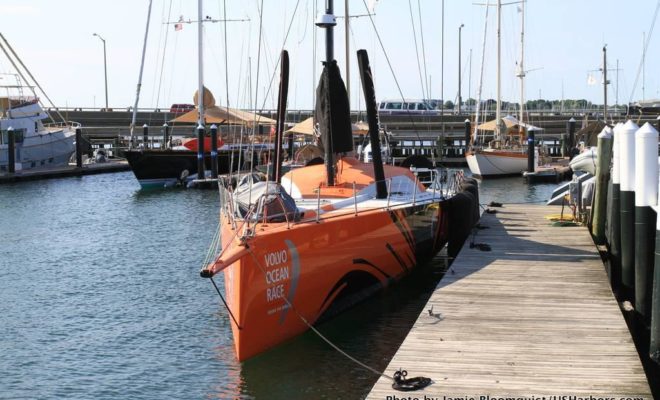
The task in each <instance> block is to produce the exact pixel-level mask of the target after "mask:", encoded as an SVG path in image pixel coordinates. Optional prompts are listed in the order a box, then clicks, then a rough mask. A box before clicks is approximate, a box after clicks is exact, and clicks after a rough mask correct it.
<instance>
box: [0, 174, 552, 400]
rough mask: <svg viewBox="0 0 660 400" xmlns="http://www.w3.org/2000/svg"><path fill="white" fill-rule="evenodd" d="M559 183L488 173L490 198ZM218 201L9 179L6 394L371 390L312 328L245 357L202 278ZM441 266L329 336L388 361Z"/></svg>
mask: <svg viewBox="0 0 660 400" xmlns="http://www.w3.org/2000/svg"><path fill="white" fill-rule="evenodd" d="M554 187H555V185H536V186H527V185H525V184H523V183H522V180H521V179H520V178H511V179H504V180H497V181H486V182H484V183H483V184H482V186H481V188H482V189H481V202H482V203H488V202H490V201H498V202H538V201H539V200H542V199H546V198H547V197H548V196H549V193H550V192H551V191H552V189H553V188H554ZM217 201H218V198H217V193H216V192H214V191H197V190H163V191H151V192H145V191H142V190H140V189H139V185H138V184H137V182H136V181H135V179H134V178H133V176H132V174H131V173H118V174H107V175H95V176H86V177H81V178H69V179H57V180H48V181H39V182H27V183H21V184H15V185H5V186H1V187H0V234H1V235H2V239H0V371H2V373H1V374H0V393H1V394H0V397H2V398H9V399H13V398H27V399H38V398H67V399H77V398H80V399H89V398H94V399H117V398H132V399H162V398H176V399H200V398H221V399H225V398H237V397H238V398H258V399H262V398H268V399H277V398H318V399H322V398H327V399H339V398H342V399H355V398H361V397H364V396H365V395H366V394H367V393H368V392H369V390H370V389H371V386H372V385H373V384H374V383H375V381H376V379H377V376H375V375H374V374H372V373H370V372H368V371H365V370H363V369H362V368H361V367H359V366H357V365H355V364H353V363H352V362H351V361H348V360H347V359H345V358H344V357H343V356H342V355H340V354H339V353H337V352H336V351H335V350H333V349H332V348H330V347H329V346H328V345H327V344H326V343H324V342H323V341H321V340H320V339H319V338H318V337H316V336H315V335H314V334H313V333H310V332H308V333H306V334H304V335H302V336H300V337H298V338H296V339H294V340H292V341H290V342H288V343H286V344H284V345H282V346H280V347H278V348H276V349H274V350H272V351H270V352H267V353H266V354H264V355H262V356H259V357H256V358H254V359H252V360H249V361H248V362H245V363H243V364H241V363H238V362H237V361H236V358H235V356H234V352H233V347H232V338H231V328H230V325H229V319H228V315H227V314H226V311H225V310H224V308H222V307H221V304H220V301H219V298H218V297H217V294H216V293H215V292H214V289H213V287H212V286H211V284H210V282H209V281H208V280H205V279H202V278H200V277H199V269H200V267H201V265H200V263H201V262H202V260H203V258H204V255H205V254H206V250H207V246H208V244H209V241H210V239H211V237H212V234H213V232H214V229H215V228H216V224H217ZM438 264H439V262H438V261H436V262H432V263H430V264H429V265H427V266H425V267H424V268H423V269H422V270H421V271H419V273H417V274H415V275H414V276H412V277H411V278H409V279H406V280H404V282H402V283H401V284H399V285H396V286H395V287H393V288H391V289H388V290H387V291H386V292H384V293H382V294H379V295H378V296H376V297H375V298H372V299H371V300H369V301H367V302H365V303H362V304H361V305H359V306H358V307H355V308H353V309H351V310H349V311H348V312H346V313H344V314H342V315H340V316H339V317H337V318H335V319H333V320H331V321H328V322H326V323H324V324H322V325H321V326H320V327H319V329H320V331H322V332H323V333H324V334H325V335H326V336H327V337H328V338H329V339H330V340H332V341H333V342H335V343H336V344H338V345H339V346H340V347H342V348H343V349H345V350H346V351H347V352H349V353H350V354H352V355H354V356H356V357H357V358H359V359H360V360H362V361H363V362H365V363H367V364H369V365H371V366H373V367H374V368H377V369H379V370H383V369H385V367H386V366H387V364H388V363H389V360H390V359H391V357H392V356H393V354H394V352H395V351H396V349H397V348H398V346H399V345H400V343H401V342H402V340H403V339H404V337H405V335H406V334H407V331H408V330H409V329H410V327H411V326H412V324H413V323H414V321H415V319H416V317H417V315H418V314H419V312H420V311H422V308H423V307H424V304H425V302H426V300H427V298H428V296H429V295H430V293H431V291H432V289H433V287H434V286H435V283H436V282H437V280H438V279H439V277H440V274H439V272H438V268H439V265H438ZM216 282H218V283H219V284H222V279H218V280H216ZM401 367H404V368H405V367H406V366H405V365H402V366H401Z"/></svg>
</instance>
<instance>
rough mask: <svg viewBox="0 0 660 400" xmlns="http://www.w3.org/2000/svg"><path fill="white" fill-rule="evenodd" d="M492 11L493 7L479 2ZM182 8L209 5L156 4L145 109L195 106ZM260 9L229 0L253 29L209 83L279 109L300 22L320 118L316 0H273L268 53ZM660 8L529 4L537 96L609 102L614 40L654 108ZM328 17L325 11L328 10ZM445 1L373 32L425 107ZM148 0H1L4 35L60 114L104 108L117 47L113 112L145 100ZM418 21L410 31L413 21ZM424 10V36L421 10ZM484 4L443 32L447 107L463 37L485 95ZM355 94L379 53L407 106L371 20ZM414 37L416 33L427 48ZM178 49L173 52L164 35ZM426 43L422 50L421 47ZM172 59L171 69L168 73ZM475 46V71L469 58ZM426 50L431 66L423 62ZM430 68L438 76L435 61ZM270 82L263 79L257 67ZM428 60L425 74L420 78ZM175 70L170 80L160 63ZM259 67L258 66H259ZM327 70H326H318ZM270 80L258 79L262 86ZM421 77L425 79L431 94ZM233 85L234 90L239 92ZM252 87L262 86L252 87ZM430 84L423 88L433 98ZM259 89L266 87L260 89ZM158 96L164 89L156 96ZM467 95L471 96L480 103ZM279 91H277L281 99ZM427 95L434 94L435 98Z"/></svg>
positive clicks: (509, 93)
mask: <svg viewBox="0 0 660 400" xmlns="http://www.w3.org/2000/svg"><path fill="white" fill-rule="evenodd" d="M491 1H492V0H491ZM365 2H368V0H350V6H349V8H350V14H352V15H354V14H364V13H365ZM479 2H482V3H483V2H486V0H483V1H479ZM170 3H171V13H170V20H177V19H178V18H179V16H183V17H184V18H185V19H189V18H190V19H196V16H197V2H196V1H193V0H153V10H152V24H151V31H150V37H149V42H148V53H147V63H146V66H145V73H144V79H143V87H142V96H141V101H140V106H142V107H155V106H160V107H169V105H170V104H172V103H188V102H191V100H192V95H193V92H194V91H195V89H196V86H197V67H196V65H197V55H196V54H197V50H196V48H197V45H196V27H195V26H193V25H184V27H183V29H182V30H181V31H178V32H176V31H175V30H174V27H173V26H172V25H164V24H163V22H164V21H165V20H166V19H167V14H168V11H169V7H170ZM260 3H261V0H241V1H238V0H226V6H227V16H228V17H229V18H249V19H250V20H251V21H250V22H231V23H229V25H228V38H227V40H228V43H229V44H228V52H227V54H228V64H229V68H228V70H229V74H228V77H227V80H228V81H229V85H226V84H225V79H226V78H225V75H226V74H225V68H224V57H225V50H224V45H223V43H224V37H223V35H222V29H223V26H222V24H220V23H215V24H206V27H205V38H206V46H205V49H206V50H205V57H206V61H205V75H206V77H205V82H206V85H207V87H208V88H209V89H210V90H211V91H212V92H213V93H214V94H215V97H216V99H217V100H218V101H219V102H220V103H222V104H225V103H226V99H227V97H229V102H230V105H232V106H239V107H251V104H253V103H254V102H255V101H254V97H255V92H256V96H257V103H258V104H259V108H261V107H262V106H263V107H265V108H271V107H274V98H273V96H272V95H269V96H266V95H265V93H266V91H267V88H268V85H269V82H270V80H271V77H272V75H273V70H274V64H275V62H276V60H277V57H278V54H279V51H280V50H281V48H282V44H283V41H284V34H285V32H286V28H287V26H288V24H289V23H290V21H291V20H292V16H293V13H294V9H295V7H296V4H298V8H297V10H296V15H295V18H293V22H292V25H291V33H290V36H289V38H288V40H287V42H286V45H285V48H286V49H287V50H289V52H290V59H291V64H292V67H291V78H290V81H291V85H290V94H289V108H309V107H311V104H312V96H313V90H314V87H315V86H316V78H315V77H313V74H312V73H313V66H314V65H317V66H318V65H320V64H319V60H318V57H322V56H323V54H324V53H323V49H322V43H323V42H322V38H323V36H322V32H318V37H317V41H318V44H317V46H316V48H317V51H318V53H317V60H316V61H315V60H314V52H313V48H314V43H313V30H314V29H316V28H314V27H313V25H312V22H313V11H314V1H313V0H300V1H298V0H263V3H264V16H265V18H264V21H263V32H264V33H263V38H264V40H263V42H262V49H261V57H258V51H257V48H258V39H257V38H258V28H259V15H258V11H257V10H258V4H260ZM335 3H336V4H335V14H336V15H338V16H341V15H344V1H343V0H335ZM657 3H658V1H657V0H627V1H623V0H528V1H527V3H526V22H525V24H526V28H525V40H526V43H525V53H526V56H525V65H526V69H535V70H534V71H531V72H529V74H528V78H527V80H526V97H527V99H536V98H539V96H540V97H541V98H544V99H550V100H552V99H561V98H562V92H563V97H564V98H585V99H588V100H591V101H593V102H597V103H601V102H602V87H601V86H600V85H593V86H589V85H587V77H588V74H589V73H591V74H593V75H594V77H595V78H596V80H597V81H598V82H600V80H601V76H600V72H598V71H595V72H589V71H592V70H597V69H598V68H600V66H601V60H602V47H603V44H605V43H606V44H607V48H608V68H611V69H614V68H615V67H616V61H617V59H618V60H619V68H620V71H619V79H618V82H619V90H618V98H619V103H627V102H628V100H629V99H630V98H631V96H632V99H633V101H635V100H639V99H640V98H642V90H641V86H642V84H641V78H640V83H638V85H637V90H636V91H635V92H634V93H633V92H632V89H633V83H634V80H635V76H636V75H637V70H638V66H639V64H640V60H641V55H642V38H643V35H644V32H646V37H647V39H649V40H650V42H649V48H648V52H647V56H646V63H645V71H646V74H645V80H644V83H645V84H644V87H645V90H644V97H646V98H660V79H659V77H658V75H657V71H658V69H659V67H660V38H658V37H657V36H658V30H660V27H656V29H655V31H654V32H653V34H652V35H651V36H649V34H648V31H649V29H650V27H651V23H652V19H653V15H654V11H655V9H656V5H657ZM317 4H318V7H319V8H322V7H323V5H324V1H317ZM441 4H442V0H380V1H379V2H378V3H377V5H376V8H375V13H376V15H375V16H374V22H375V24H376V27H377V30H378V33H379V34H380V36H381V38H382V41H383V45H384V47H385V50H386V52H387V54H388V57H389V58H390V60H391V62H392V64H393V69H394V75H395V76H396V80H397V81H398V83H399V86H400V87H401V91H402V92H403V96H405V97H407V98H421V97H423V96H425V93H427V91H426V86H428V88H429V89H428V92H430V97H433V98H440V97H441V94H440V89H441V69H442V68H441V66H442V63H441V48H442V40H441V38H442V24H441ZM147 5H148V0H112V1H110V0H93V1H91V0H58V1H52V0H0V26H1V27H2V33H3V35H4V36H5V37H6V38H7V40H8V41H9V42H10V44H11V45H12V46H13V47H14V49H15V50H16V51H17V52H18V54H19V55H20V56H21V57H22V59H23V61H24V62H25V64H26V65H27V66H28V67H29V68H30V69H31V71H32V73H33V74H34V75H35V77H36V78H37V79H38V80H39V82H40V83H41V84H42V86H44V88H45V89H46V91H47V93H48V94H49V96H50V97H51V98H52V99H53V100H54V102H55V103H56V104H57V105H59V106H65V105H68V106H69V107H92V106H96V107H101V106H103V103H104V84H103V52H102V44H101V41H100V40H99V39H98V38H97V37H94V36H92V34H93V33H94V32H96V33H98V34H100V35H101V36H102V37H103V38H104V39H106V41H107V51H108V81H109V90H108V91H109V103H110V106H111V107H115V108H125V107H128V106H129V105H132V104H133V102H134V98H135V89H136V84H137V78H138V72H139V62H140V55H141V49H142V41H143V36H144V29H145V23H146V13H147ZM222 6H223V0H213V1H211V0H206V1H205V8H204V14H205V15H209V16H211V17H213V18H221V17H222V11H221V10H222ZM410 6H412V13H413V17H412V19H413V20H414V24H413V22H411V15H410V14H411V11H410ZM418 7H421V28H420V13H419V8H418ZM494 15H495V9H494V7H491V11H490V19H489V22H488V34H487V37H488V39H487V46H486V50H485V54H486V61H485V65H484V83H483V97H484V98H489V97H490V98H493V97H495V70H494V67H495V46H496V45H495V18H494ZM484 16H485V7H483V6H479V5H474V4H473V2H472V1H468V0H445V28H444V80H442V82H443V86H444V98H445V99H446V100H454V99H455V97H456V93H457V86H458V85H457V80H458V79H457V78H458V71H457V69H458V65H457V60H458V27H459V25H460V24H461V23H463V24H465V26H464V28H463V30H462V42H463V43H462V50H463V51H462V60H463V68H464V72H463V75H462V82H463V84H462V93H463V98H464V99H466V98H468V97H476V91H477V87H478V81H479V79H478V78H479V71H480V67H481V52H482V37H483V30H484ZM338 22H339V25H338V27H337V29H336V40H337V43H336V46H335V52H336V58H337V60H338V61H339V63H340V65H341V68H342V72H344V73H345V71H344V70H345V67H344V46H343V41H344V29H343V21H342V20H339V21H338ZM351 26H352V35H351V57H352V60H351V65H352V66H351V96H352V105H353V106H354V107H355V106H356V105H357V104H360V102H361V99H360V95H359V90H360V86H359V81H358V79H357V77H358V73H357V61H356V59H355V50H356V49H357V48H365V49H367V50H368V51H369V55H370V58H371V60H372V68H373V70H374V75H375V80H376V93H377V98H378V99H383V98H398V97H401V94H400V93H399V91H398V89H397V85H396V83H395V80H394V78H393V75H392V73H391V72H390V70H389V68H388V66H387V63H386V61H385V57H384V55H383V51H382V50H381V48H380V46H379V45H378V42H377V39H376V35H375V33H374V29H373V28H372V26H371V22H370V20H369V19H368V18H366V17H361V18H352V19H351ZM413 27H414V30H415V32H416V34H417V41H418V43H417V47H418V50H417V51H415V40H414V36H413ZM166 30H169V33H168V46H167V48H165V47H164V46H163V45H164V40H165V32H166ZM420 32H422V33H423V41H424V50H425V51H423V52H422V49H421V40H422V36H420ZM519 35H520V14H519V12H518V10H517V6H516V5H510V6H506V7H504V9H503V14H502V57H503V68H502V91H503V98H504V99H505V100H510V101H518V99H519V94H518V93H519V88H518V80H517V79H516V78H515V77H514V68H515V64H514V63H515V61H516V60H518V58H519V52H520V50H519V43H520V36H519ZM163 49H165V58H164V59H165V62H164V64H162V63H161V62H162V59H163V56H162V54H163ZM470 49H471V50H472V63H471V64H472V69H471V73H470V71H469V70H468V67H469V65H470V62H469V58H470V57H469V54H470ZM418 54H419V56H418ZM424 57H425V59H426V68H425V70H426V73H425V74H424V73H423V71H424V65H423V64H424V62H423V58H424ZM0 59H2V60H0V71H3V72H10V65H9V64H8V63H7V62H6V61H5V60H4V59H3V58H2V57H0ZM258 60H259V70H260V73H259V76H258V79H257V72H256V71H257V63H258ZM418 60H419V64H421V69H422V75H423V78H422V79H420V74H419V72H418V71H419V68H418ZM161 65H164V68H163V71H162V79H161V78H160V77H161V72H160V67H161ZM249 66H251V68H250V67H249ZM319 70H320V67H316V71H315V72H316V74H318V72H319ZM609 78H610V80H611V82H612V85H611V86H610V88H609V103H613V102H614V100H615V98H616V72H615V71H611V72H610V76H609ZM257 81H258V83H257ZM422 81H424V82H425V83H424V84H422ZM227 86H228V90H227ZM250 86H251V87H252V89H250ZM423 86H424V89H422V88H423ZM255 87H258V88H259V89H258V90H255V89H254V88H255ZM158 88H160V90H158ZM468 89H471V90H470V93H468ZM271 93H272V90H271ZM427 95H428V94H427Z"/></svg>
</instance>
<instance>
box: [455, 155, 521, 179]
mask: <svg viewBox="0 0 660 400" xmlns="http://www.w3.org/2000/svg"><path fill="white" fill-rule="evenodd" d="M465 158H466V160H467V163H468V167H469V168H470V171H471V172H472V175H475V176H479V177H497V176H502V177H504V176H514V175H520V174H521V173H522V172H523V171H525V170H527V154H526V153H523V152H515V151H506V150H491V151H489V150H473V151H470V152H469V153H467V154H466V156H465Z"/></svg>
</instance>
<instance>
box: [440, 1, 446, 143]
mask: <svg viewBox="0 0 660 400" xmlns="http://www.w3.org/2000/svg"><path fill="white" fill-rule="evenodd" d="M441 23H442V27H441V28H440V116H441V117H442V118H441V119H442V136H443V137H444V133H445V122H444V120H445V0H442V16H441Z"/></svg>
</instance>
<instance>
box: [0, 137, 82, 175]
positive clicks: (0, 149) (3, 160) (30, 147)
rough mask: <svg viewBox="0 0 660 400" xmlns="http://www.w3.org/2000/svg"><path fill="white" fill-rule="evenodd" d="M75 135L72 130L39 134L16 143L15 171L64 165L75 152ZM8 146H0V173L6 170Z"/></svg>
mask: <svg viewBox="0 0 660 400" xmlns="http://www.w3.org/2000/svg"><path fill="white" fill-rule="evenodd" d="M75 138H76V134H75V132H74V131H73V129H68V128H64V129H58V130H54V131H50V132H40V133H39V134H36V135H31V136H27V137H25V139H24V141H23V142H22V143H16V150H15V151H16V153H15V163H16V166H15V169H16V171H20V170H26V169H31V168H38V167H46V166H49V167H51V166H61V165H66V164H68V162H69V159H70V158H71V155H72V154H73V153H74V152H75ZM7 147H8V145H6V144H3V145H0V172H6V171H7V170H8V168H7V164H8V161H9V160H8V150H7Z"/></svg>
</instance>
